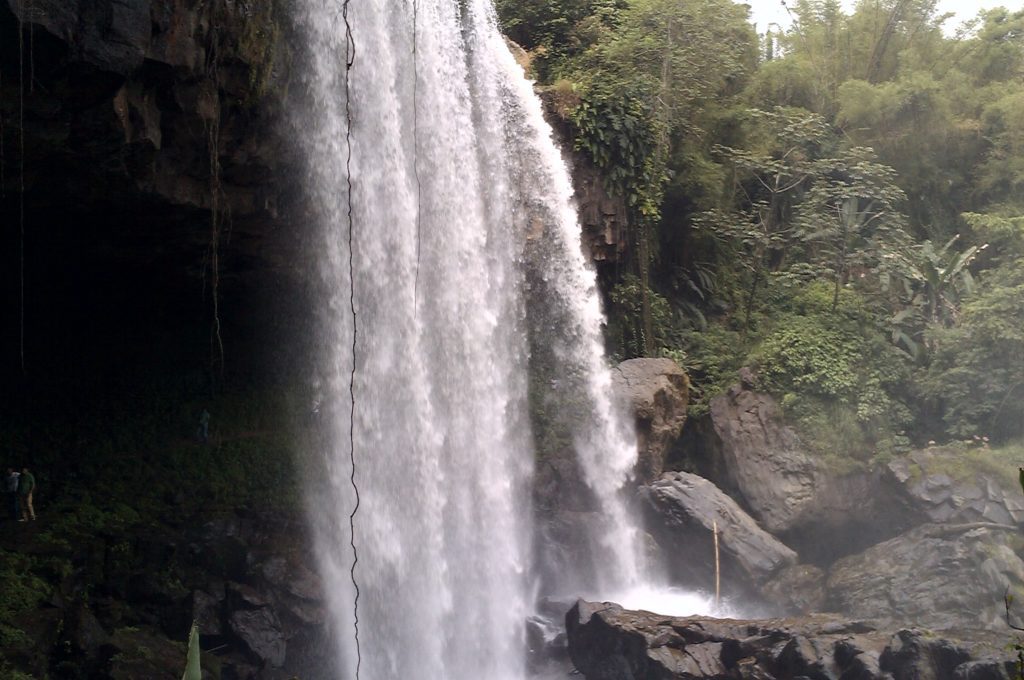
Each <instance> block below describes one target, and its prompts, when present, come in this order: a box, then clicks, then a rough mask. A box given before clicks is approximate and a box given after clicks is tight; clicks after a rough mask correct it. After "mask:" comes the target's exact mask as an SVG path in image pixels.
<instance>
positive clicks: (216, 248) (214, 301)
mask: <svg viewBox="0 0 1024 680" xmlns="http://www.w3.org/2000/svg"><path fill="white" fill-rule="evenodd" d="M214 11H215V10H213V9H212V8H211V13H213V12H214ZM215 20H216V16H214V17H213V20H212V21H211V25H213V26H216V21H215ZM207 55H208V56H207V63H206V75H207V77H208V78H209V80H210V81H211V82H212V83H213V89H214V97H215V98H217V102H218V103H217V106H215V107H214V115H213V117H212V118H211V119H210V120H209V121H208V122H206V123H205V125H204V127H205V131H206V149H207V160H208V164H209V171H210V184H209V191H210V241H209V244H208V246H207V256H206V264H205V266H204V268H203V275H204V283H205V274H206V270H207V268H208V269H209V272H210V299H211V305H212V314H213V319H212V321H211V325H210V376H211V381H212V383H213V385H214V386H215V387H216V386H217V385H223V383H224V338H223V336H222V334H221V319H220V242H221V236H222V225H223V222H224V219H223V218H224V214H225V211H224V210H222V208H221V199H222V196H223V188H222V185H221V165H220V105H219V99H220V71H219V56H218V43H217V33H216V30H214V31H212V32H211V40H210V46H209V50H208V51H207ZM204 288H205V285H204Z"/></svg>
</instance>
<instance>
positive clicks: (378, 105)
mask: <svg viewBox="0 0 1024 680" xmlns="http://www.w3.org/2000/svg"><path fill="white" fill-rule="evenodd" d="M295 21H296V25H297V28H298V30H299V31H300V32H301V33H302V34H303V35H304V36H305V39H306V52H304V53H303V54H301V55H299V56H298V57H297V59H298V60H299V63H300V64H301V68H300V69H299V70H300V72H301V79H302V82H301V83H300V84H299V86H298V87H297V89H298V90H300V91H299V92H296V93H295V94H294V101H295V104H294V109H295V110H294V111H293V120H294V126H295V128H294V132H295V136H296V139H297V143H298V144H299V145H300V148H301V150H302V152H303V154H304V156H305V158H306V159H307V160H308V174H309V176H308V180H307V187H308V197H307V198H308V204H309V211H310V214H309V219H310V220H311V221H313V222H315V223H316V224H317V225H319V233H320V238H319V240H318V241H317V242H316V243H315V244H312V249H313V250H315V251H316V253H317V259H318V261H319V264H318V272H319V274H320V278H321V285H322V288H323V290H324V291H325V292H324V298H325V299H324V302H323V304H324V309H323V315H324V331H323V336H324V337H323V354H324V356H323V357H321V370H320V374H321V378H320V384H319V390H320V392H321V393H322V406H321V418H322V419H323V420H324V421H326V422H327V423H328V429H329V432H328V436H327V437H326V438H325V439H326V441H325V442H323V447H322V448H323V449H324V450H325V452H326V455H325V456H324V460H323V461H322V462H321V463H320V466H321V468H318V469H320V472H319V476H318V478H317V479H316V480H314V481H315V486H316V487H317V488H316V489H315V490H314V491H313V492H311V494H310V496H311V498H312V499H313V500H312V501H311V507H310V515H311V517H312V519H313V522H314V528H315V532H316V537H317V545H318V557H319V561H320V565H321V571H322V573H323V575H324V578H325V580H326V585H327V590H328V593H329V597H330V602H329V604H330V608H331V612H332V615H333V619H334V624H335V628H336V631H335V635H336V637H337V639H338V640H341V641H342V643H341V645H340V646H341V649H340V650H339V664H340V667H342V668H345V669H347V670H346V671H345V672H344V677H351V676H352V675H353V671H354V669H355V665H356V661H357V652H358V658H359V663H360V675H361V677H362V678H365V679H367V680H388V679H392V678H410V679H423V680H443V679H451V680H468V679H470V678H488V679H489V680H502V679H505V678H508V679H513V678H515V679H517V680H520V679H522V678H524V677H526V670H525V668H524V665H525V661H524V637H525V635H524V621H525V620H526V618H527V616H528V615H529V613H530V611H531V607H532V600H533V595H534V592H533V591H534V589H535V588H536V574H535V573H534V572H535V570H534V567H533V564H534V560H535V556H534V555H533V554H532V551H533V547H532V543H531V541H532V518H531V509H530V479H531V472H532V467H533V462H532V461H533V459H534V450H533V437H532V433H531V425H530V404H529V392H530V389H529V385H528V383H529V378H528V375H529V371H530V368H531V364H530V362H531V356H530V340H529V339H530V338H532V339H533V342H534V344H535V345H536V344H538V343H541V344H543V346H544V348H545V351H546V352H548V353H549V355H550V357H551V358H552V361H553V362H554V363H555V364H556V367H555V369H554V370H553V372H552V375H551V377H550V382H551V385H550V391H551V392H552V394H554V395H556V396H560V397H562V399H561V400H562V401H563V402H566V403H569V402H571V404H572V407H571V418H570V419H568V420H567V422H568V423H569V425H568V427H569V429H570V436H571V439H572V443H573V445H574V446H575V449H576V451H577V454H578V456H579V459H580V467H581V469H582V471H583V473H584V474H585V475H586V483H587V484H588V485H589V487H590V489H591V490H592V493H593V496H594V499H595V503H596V505H597V507H598V509H599V511H600V513H601V515H602V516H603V518H604V521H603V522H602V531H601V537H599V538H598V537H595V540H596V543H597V545H598V546H599V548H598V549H599V550H600V552H601V555H600V557H599V559H595V560H594V564H595V570H596V578H595V580H594V582H593V583H592V584H590V585H591V586H593V587H596V588H602V589H616V588H620V589H621V588H625V587H627V586H630V585H635V584H636V583H638V582H639V581H641V580H642V565H641V560H640V552H639V550H638V549H637V547H636V546H637V545H638V540H637V530H636V528H635V525H634V523H633V522H632V521H631V519H630V517H629V513H628V511H627V504H626V502H625V500H624V498H623V497H622V489H623V485H624V483H625V482H626V480H627V478H628V476H629V474H630V471H631V470H632V467H633V464H634V459H635V455H636V444H635V441H634V438H633V434H632V432H631V431H630V429H629V428H628V427H625V426H624V425H623V419H622V418H621V417H620V416H619V415H618V411H617V409H616V406H615V404H614V403H613V401H612V398H611V378H610V372H609V369H608V368H607V366H606V364H605V359H604V356H603V350H602V341H601V324H602V313H601V308H600V301H599V297H598V292H597V288H596V283H595V276H594V273H593V271H592V270H591V269H589V268H588V267H587V264H586V261H585V258H584V256H583V253H582V251H581V246H580V229H579V225H578V222H577V217H576V213H575V209H574V207H573V203H572V186H571V182H570V179H569V175H568V171H567V169H566V167H565V165H564V162H563V161H562V159H561V157H560V155H559V152H558V150H557V148H556V146H555V144H554V142H553V140H552V137H551V131H550V129H549V128H548V126H547V125H546V123H545V122H544V120H543V117H542V113H541V105H540V102H539V100H538V99H537V98H536V96H535V94H534V93H533V91H532V88H531V85H530V84H529V83H528V82H527V81H526V79H525V78H524V76H523V72H522V69H521V68H520V67H519V66H518V65H517V64H516V63H515V62H514V60H513V58H512V56H511V54H510V53H509V51H508V49H507V47H506V45H505V44H504V42H503V39H502V37H501V35H500V33H499V31H498V30H497V27H496V20H495V16H494V11H493V8H492V7H491V6H490V2H489V0H465V1H464V2H456V1H455V0H416V1H415V2H414V1H413V0H408V1H405V2H402V1H399V0H361V1H360V2H352V3H351V4H345V5H343V4H342V3H341V2H336V3H324V2H323V0H297V2H296V8H295ZM349 29H350V31H351V32H350V33H349V32H348V30H349ZM349 35H351V42H349V39H348V36H349ZM349 61H350V62H351V69H347V68H346V64H347V62H349ZM346 93H347V97H346ZM349 186H351V192H350V191H349V190H348V187H349ZM350 226H351V230H350ZM350 242H351V249H350ZM350 267H351V272H352V275H351V276H350V273H349V272H350ZM528 300H529V302H530V304H529V305H528V304H527V301H528ZM538 300H543V301H544V304H543V305H541V306H543V307H544V309H543V310H541V311H538V310H535V309H534V305H535V303H536V302H537V301H538ZM353 306H354V308H355V315H354V316H353V314H352V313H351V307H353ZM528 312H529V313H528ZM350 389H351V394H354V395H355V397H354V400H352V399H350ZM353 401H354V403H353ZM350 425H351V427H350ZM350 445H351V448H350ZM353 459H354V461H355V464H354V466H353V464H352V460H353ZM353 479H354V484H353V483H352V480H353ZM356 490H358V494H359V495H358V501H359V504H358V509H357V505H356ZM353 513H354V519H353V524H354V527H355V531H354V533H352V534H350V530H349V521H350V516H351V515H352V514H353ZM350 539H352V541H353V542H354V544H355V548H356V550H357V551H358V563H357V564H355V567H354V579H353V578H351V576H350V570H352V569H353V550H352V547H351V546H350V544H349V542H350ZM353 581H354V582H355V583H357V584H358V593H357V591H356V587H355V585H354V583H353ZM357 613H358V631H359V643H358V649H357V647H356V643H355V637H354V631H355V630H356V620H355V616H356V614H357Z"/></svg>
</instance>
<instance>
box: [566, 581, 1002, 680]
mask: <svg viewBox="0 0 1024 680" xmlns="http://www.w3.org/2000/svg"><path fill="white" fill-rule="evenodd" d="M566 628H567V631H568V638H569V654H570V656H571V658H572V661H573V663H574V664H575V666H576V668H577V670H579V671H580V672H581V673H582V674H583V675H584V676H585V677H586V678H587V680H684V679H685V680H693V679H694V678H714V679H721V680H726V679H727V678H728V679H729V680H741V679H742V680H775V679H776V678H777V679H778V680H793V679H795V678H805V679H808V680H837V679H840V680H876V679H877V680H893V678H895V679H897V680H911V679H918V680H929V679H930V680H935V679H938V678H947V679H948V678H963V679H964V680H967V679H968V678H977V679H979V680H980V679H981V678H987V679H988V678H990V679H991V680H1008V679H1009V678H1012V677H1015V672H1014V671H1015V668H1014V662H1013V661H1012V659H1011V658H1009V657H1010V654H1009V652H1007V651H1006V649H1005V637H1003V636H999V635H992V634H983V633H982V634H974V635H973V636H972V637H971V638H970V640H969V641H966V642H965V641H961V640H955V639H953V640H950V639H942V638H938V637H936V636H933V635H929V634H927V633H924V632H921V631H916V630H906V629H904V630H894V631H892V630H891V631H885V630H880V629H879V628H877V627H876V626H875V625H873V624H870V623H864V622H856V621H854V622H851V621H847V620H843V619H840V618H838V617H836V616H831V615H816V616H811V617H804V618H798V619H775V620H765V621H732V620H720V619H709V618H702V617H687V618H672V617H667V616H661V615H658V614H651V613H649V612H635V611H627V610H624V609H623V608H622V607H620V606H619V605H617V604H613V603H609V602H604V603H591V602H584V601H582V600H581V601H579V602H577V604H576V605H575V606H574V607H573V608H572V609H571V610H570V611H569V613H568V614H567V615H566Z"/></svg>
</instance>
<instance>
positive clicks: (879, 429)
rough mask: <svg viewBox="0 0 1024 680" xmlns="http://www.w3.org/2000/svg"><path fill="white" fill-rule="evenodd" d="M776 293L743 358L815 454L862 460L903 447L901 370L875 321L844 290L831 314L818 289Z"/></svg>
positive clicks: (904, 373)
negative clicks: (769, 318)
mask: <svg viewBox="0 0 1024 680" xmlns="http://www.w3.org/2000/svg"><path fill="white" fill-rule="evenodd" d="M783 291H784V295H785V297H784V299H783V300H779V301H776V303H775V304H776V305H777V307H776V309H777V310H778V312H777V315H776V316H775V319H774V321H773V322H772V328H771V330H770V331H769V332H768V333H767V334H766V335H765V336H764V339H763V340H762V341H761V342H760V344H759V345H758V347H757V348H756V349H755V350H754V351H753V353H752V354H751V356H750V360H751V361H752V362H753V364H754V365H755V366H756V367H757V371H758V376H759V379H760V381H761V383H762V387H763V388H764V389H766V390H768V391H769V392H771V393H774V394H776V395H779V396H780V397H781V400H782V405H783V408H784V409H785V411H786V413H787V415H788V416H789V417H790V418H791V419H792V420H793V421H794V422H795V423H796V424H797V426H798V429H800V430H801V431H802V432H803V433H804V434H805V435H806V436H807V437H808V440H809V442H808V443H809V444H810V445H811V446H812V448H815V449H817V450H818V451H819V452H820V453H823V454H834V455H837V456H838V457H840V458H846V457H849V456H855V457H857V458H859V459H861V460H866V459H867V458H869V457H870V456H872V455H874V454H876V453H881V452H885V451H891V450H893V449H895V448H899V447H902V446H905V445H906V443H907V442H906V440H905V437H904V436H903V432H904V430H905V428H906V427H907V426H908V425H909V422H910V420H911V413H910V411H909V410H908V408H907V407H906V405H905V404H904V403H903V395H904V394H905V393H906V392H907V389H908V383H909V377H910V373H909V367H908V366H907V362H906V360H905V359H904V358H903V357H902V356H901V355H900V354H899V353H898V352H897V351H896V350H895V348H894V347H893V346H892V345H891V343H889V342H888V340H887V338H885V336H884V335H883V334H882V333H880V332H879V328H880V317H879V315H878V314H877V313H876V312H874V311H872V310H871V309H870V307H869V306H868V305H867V304H866V302H865V300H864V299H863V298H862V297H860V296H859V295H857V294H856V293H854V292H852V291H846V290H844V291H843V292H842V294H841V295H840V298H839V304H838V305H837V306H836V307H835V309H834V311H833V305H832V296H833V291H831V290H829V287H828V286H827V285H826V284H822V283H819V284H812V285H809V286H806V287H805V288H803V289H802V290H801V291H799V292H795V293H794V292H793V291H785V289H783Z"/></svg>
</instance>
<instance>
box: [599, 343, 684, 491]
mask: <svg viewBox="0 0 1024 680" xmlns="http://www.w3.org/2000/svg"><path fill="white" fill-rule="evenodd" d="M612 380H613V384H614V386H615V391H616V393H617V394H618V395H619V397H620V398H622V399H624V400H625V401H626V403H627V404H629V405H630V407H631V408H632V412H633V417H634V419H635V421H636V434H637V454H638V455H637V467H636V471H637V478H638V479H639V480H640V481H642V482H643V483H645V484H649V483H651V482H653V481H654V480H655V479H657V478H658V477H659V476H660V475H661V473H662V472H663V471H664V467H665V455H666V452H667V451H668V449H669V447H670V446H671V445H672V444H673V443H674V442H675V440H676V439H678V438H679V435H680V433H681V432H682V430H683V424H684V423H686V407H687V404H688V402H689V398H690V381H689V379H688V378H687V377H686V373H685V372H684V371H683V369H681V368H680V367H679V365H678V364H676V362H674V361H672V360H671V359H630V360H628V361H623V362H622V363H621V364H619V365H618V366H617V367H616V369H615V370H614V371H613V372H612Z"/></svg>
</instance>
